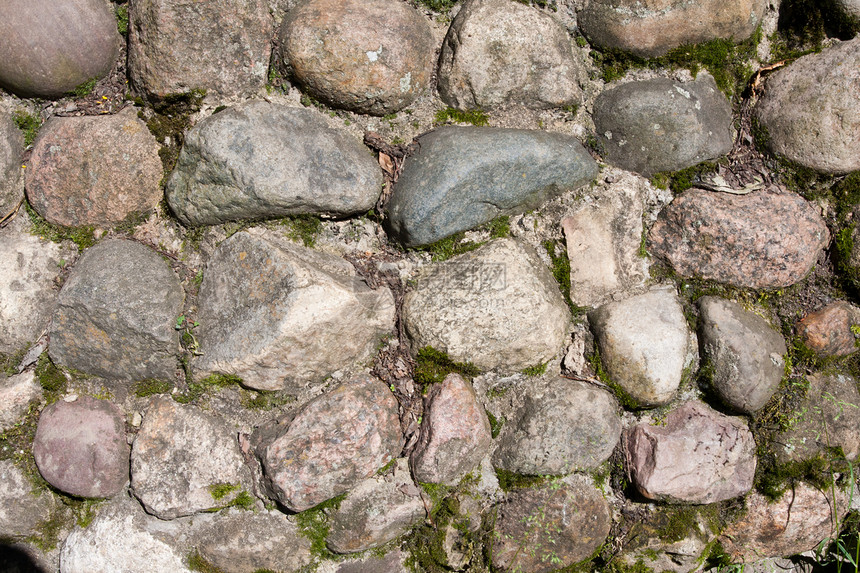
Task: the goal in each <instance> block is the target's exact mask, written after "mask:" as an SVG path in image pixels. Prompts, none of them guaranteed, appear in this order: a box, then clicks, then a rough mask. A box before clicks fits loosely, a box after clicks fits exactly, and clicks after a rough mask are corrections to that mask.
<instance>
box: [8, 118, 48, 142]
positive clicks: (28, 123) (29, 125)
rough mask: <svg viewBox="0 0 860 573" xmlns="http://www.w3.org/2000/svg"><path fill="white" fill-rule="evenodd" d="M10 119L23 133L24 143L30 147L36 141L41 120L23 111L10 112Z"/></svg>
mask: <svg viewBox="0 0 860 573" xmlns="http://www.w3.org/2000/svg"><path fill="white" fill-rule="evenodd" d="M12 121H14V122H15V125H17V126H18V129H20V130H21V133H23V134H24V145H25V146H26V147H30V146H31V145H33V142H34V141H36V136H37V135H38V134H39V129H40V128H41V127H42V120H41V119H40V118H39V117H37V116H35V115H31V114H29V113H27V112H25V111H16V112H15V113H13V114H12Z"/></svg>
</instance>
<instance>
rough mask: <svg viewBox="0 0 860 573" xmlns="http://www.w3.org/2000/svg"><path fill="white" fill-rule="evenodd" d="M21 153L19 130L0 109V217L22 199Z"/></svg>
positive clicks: (22, 138)
mask: <svg viewBox="0 0 860 573" xmlns="http://www.w3.org/2000/svg"><path fill="white" fill-rule="evenodd" d="M23 151H24V136H23V135H22V134H21V130H20V129H18V126H17V125H15V122H14V121H12V116H11V115H10V114H9V113H7V112H6V111H5V110H2V109H0V217H5V216H6V214H7V213H9V212H10V211H11V210H12V209H14V208H15V206H16V205H17V204H18V202H19V201H20V200H21V199H22V198H23V197H24V174H23V173H22V172H21V154H22V153H23Z"/></svg>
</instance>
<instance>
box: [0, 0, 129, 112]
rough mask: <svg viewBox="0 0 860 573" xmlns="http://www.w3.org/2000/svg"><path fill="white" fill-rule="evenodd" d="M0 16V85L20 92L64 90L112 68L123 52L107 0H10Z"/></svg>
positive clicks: (40, 94) (49, 93)
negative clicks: (105, 0) (1, 40)
mask: <svg viewBox="0 0 860 573" xmlns="http://www.w3.org/2000/svg"><path fill="white" fill-rule="evenodd" d="M0 20H2V21H0V38H3V42H2V43H0V86H2V87H3V88H4V89H7V90H9V91H10V92H12V93H15V94H18V95H20V96H24V97H33V96H36V97H48V98H52V97H57V96H61V95H63V94H64V93H66V92H70V91H73V90H74V89H75V88H76V87H78V86H79V85H81V84H83V83H86V82H88V81H89V80H91V79H97V78H101V77H102V76H104V75H105V74H107V73H108V72H109V71H110V69H111V67H112V66H113V64H114V61H115V60H116V58H117V56H118V55H119V41H120V38H119V34H118V33H117V28H116V18H115V17H114V14H113V11H112V10H111V9H110V7H109V5H108V4H107V2H104V1H103V0H7V1H6V2H4V3H3V18H2V19H0Z"/></svg>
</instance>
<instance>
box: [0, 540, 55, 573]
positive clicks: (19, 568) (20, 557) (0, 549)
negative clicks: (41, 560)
mask: <svg viewBox="0 0 860 573" xmlns="http://www.w3.org/2000/svg"><path fill="white" fill-rule="evenodd" d="M0 573H48V572H47V571H46V570H45V569H43V568H42V567H40V566H39V565H38V564H37V563H36V561H35V560H34V559H33V557H31V556H30V555H29V554H28V553H27V552H26V551H24V550H22V549H20V548H18V547H14V546H9V545H6V544H4V543H0Z"/></svg>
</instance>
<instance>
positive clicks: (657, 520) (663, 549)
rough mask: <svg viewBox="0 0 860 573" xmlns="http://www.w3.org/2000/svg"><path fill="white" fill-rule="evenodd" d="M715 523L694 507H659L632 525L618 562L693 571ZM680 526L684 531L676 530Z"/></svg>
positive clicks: (665, 572) (667, 572)
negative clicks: (681, 525)
mask: <svg viewBox="0 0 860 573" xmlns="http://www.w3.org/2000/svg"><path fill="white" fill-rule="evenodd" d="M714 521H715V520H714V519H713V517H711V516H709V515H708V513H707V512H706V511H701V510H699V509H698V508H696V507H691V506H674V507H673V506H662V507H658V508H656V511H654V512H653V513H651V514H649V515H648V516H647V517H646V518H645V519H644V520H642V521H638V522H636V523H634V524H633V526H632V527H631V528H630V533H629V535H627V536H626V537H625V543H624V546H623V549H622V553H621V555H619V558H620V559H621V560H622V561H623V562H624V563H625V564H626V565H628V566H634V565H636V563H637V562H639V563H642V564H643V565H645V567H649V568H650V569H651V570H652V571H660V572H661V573H689V572H690V571H696V570H697V569H699V568H700V560H701V559H702V557H703V555H704V554H705V551H709V550H710V547H711V545H710V543H711V541H713V539H714V538H715V537H716V531H718V529H719V524H717V523H714ZM682 523H683V524H684V527H682V528H680V529H679V528H678V524H682ZM705 557H707V556H706V555H705ZM798 573H799V572H798Z"/></svg>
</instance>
